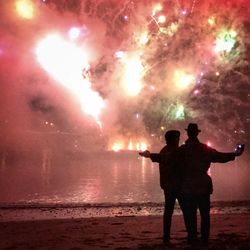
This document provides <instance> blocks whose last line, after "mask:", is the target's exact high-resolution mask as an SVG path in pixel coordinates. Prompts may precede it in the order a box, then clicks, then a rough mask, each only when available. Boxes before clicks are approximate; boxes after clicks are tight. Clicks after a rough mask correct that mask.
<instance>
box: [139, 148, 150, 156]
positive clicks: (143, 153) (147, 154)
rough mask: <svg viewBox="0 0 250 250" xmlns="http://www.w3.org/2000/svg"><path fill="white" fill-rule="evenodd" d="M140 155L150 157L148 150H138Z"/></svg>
mask: <svg viewBox="0 0 250 250" xmlns="http://www.w3.org/2000/svg"><path fill="white" fill-rule="evenodd" d="M139 155H140V156H143V157H146V158H150V152H149V151H148V150H145V151H142V152H139Z"/></svg>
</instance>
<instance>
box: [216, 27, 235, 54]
mask: <svg viewBox="0 0 250 250" xmlns="http://www.w3.org/2000/svg"><path fill="white" fill-rule="evenodd" d="M236 37H237V32H236V31H235V30H222V31H221V32H220V33H219V34H218V36H217V38H216V41H215V48H214V52H215V53H220V52H227V53H229V52H230V51H231V50H232V49H233V47H234V45H235V43H236Z"/></svg>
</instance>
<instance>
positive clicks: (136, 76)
mask: <svg viewBox="0 0 250 250" xmlns="http://www.w3.org/2000/svg"><path fill="white" fill-rule="evenodd" d="M143 75H144V67H143V65H142V62H141V59H140V56H139V55H134V56H131V57H125V58H124V75H123V79H122V86H123V88H124V91H125V92H126V94H127V95H128V96H137V95H138V94H139V93H140V92H141V90H142V87H143V84H142V78H143Z"/></svg>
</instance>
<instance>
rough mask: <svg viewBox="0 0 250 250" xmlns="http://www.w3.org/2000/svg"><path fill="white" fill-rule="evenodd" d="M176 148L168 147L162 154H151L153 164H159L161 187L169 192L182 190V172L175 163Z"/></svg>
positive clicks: (162, 150) (163, 149) (164, 148)
mask: <svg viewBox="0 0 250 250" xmlns="http://www.w3.org/2000/svg"><path fill="white" fill-rule="evenodd" d="M175 151H176V147H170V146H168V145H166V146H165V147H163V148H162V149H161V151H160V153H158V154H156V153H151V154H150V158H151V160H152V161H153V162H158V163H159V170H160V186H161V188H162V189H164V190H166V191H169V192H178V191H179V190H180V186H181V185H180V183H181V180H180V171H179V169H178V167H177V165H175V163H174V159H175Z"/></svg>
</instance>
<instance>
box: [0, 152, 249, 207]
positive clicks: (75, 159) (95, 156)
mask: <svg viewBox="0 0 250 250" xmlns="http://www.w3.org/2000/svg"><path fill="white" fill-rule="evenodd" d="M0 156H1V158H0V164H1V165H0V204H12V203H14V204H27V203H34V204H54V203H57V204H58V203H60V204H79V203H81V204H85V203H91V204H93V203H102V204H103V203H112V204H114V203H145V202H152V203H161V202H163V194H162V191H161V189H160V187H159V169H158V165H157V164H156V163H152V162H151V161H150V160H149V159H145V158H141V157H138V155H137V153H136V152H130V153H129V152H123V153H107V152H106V153H89V154H84V153H74V154H73V153H52V152H49V151H48V150H43V151H41V152H36V153H32V154H30V153H29V152H26V153H20V152H19V153H13V152H12V153H10V152H4V153H1V155H0ZM211 176H212V178H213V181H214V194H213V196H212V199H213V200H248V199H250V192H249V183H250V175H249V170H248V168H247V167H245V166H243V165H241V164H239V162H233V163H231V164H228V163H227V164H220V165H217V166H213V167H212V168H211Z"/></svg>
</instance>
